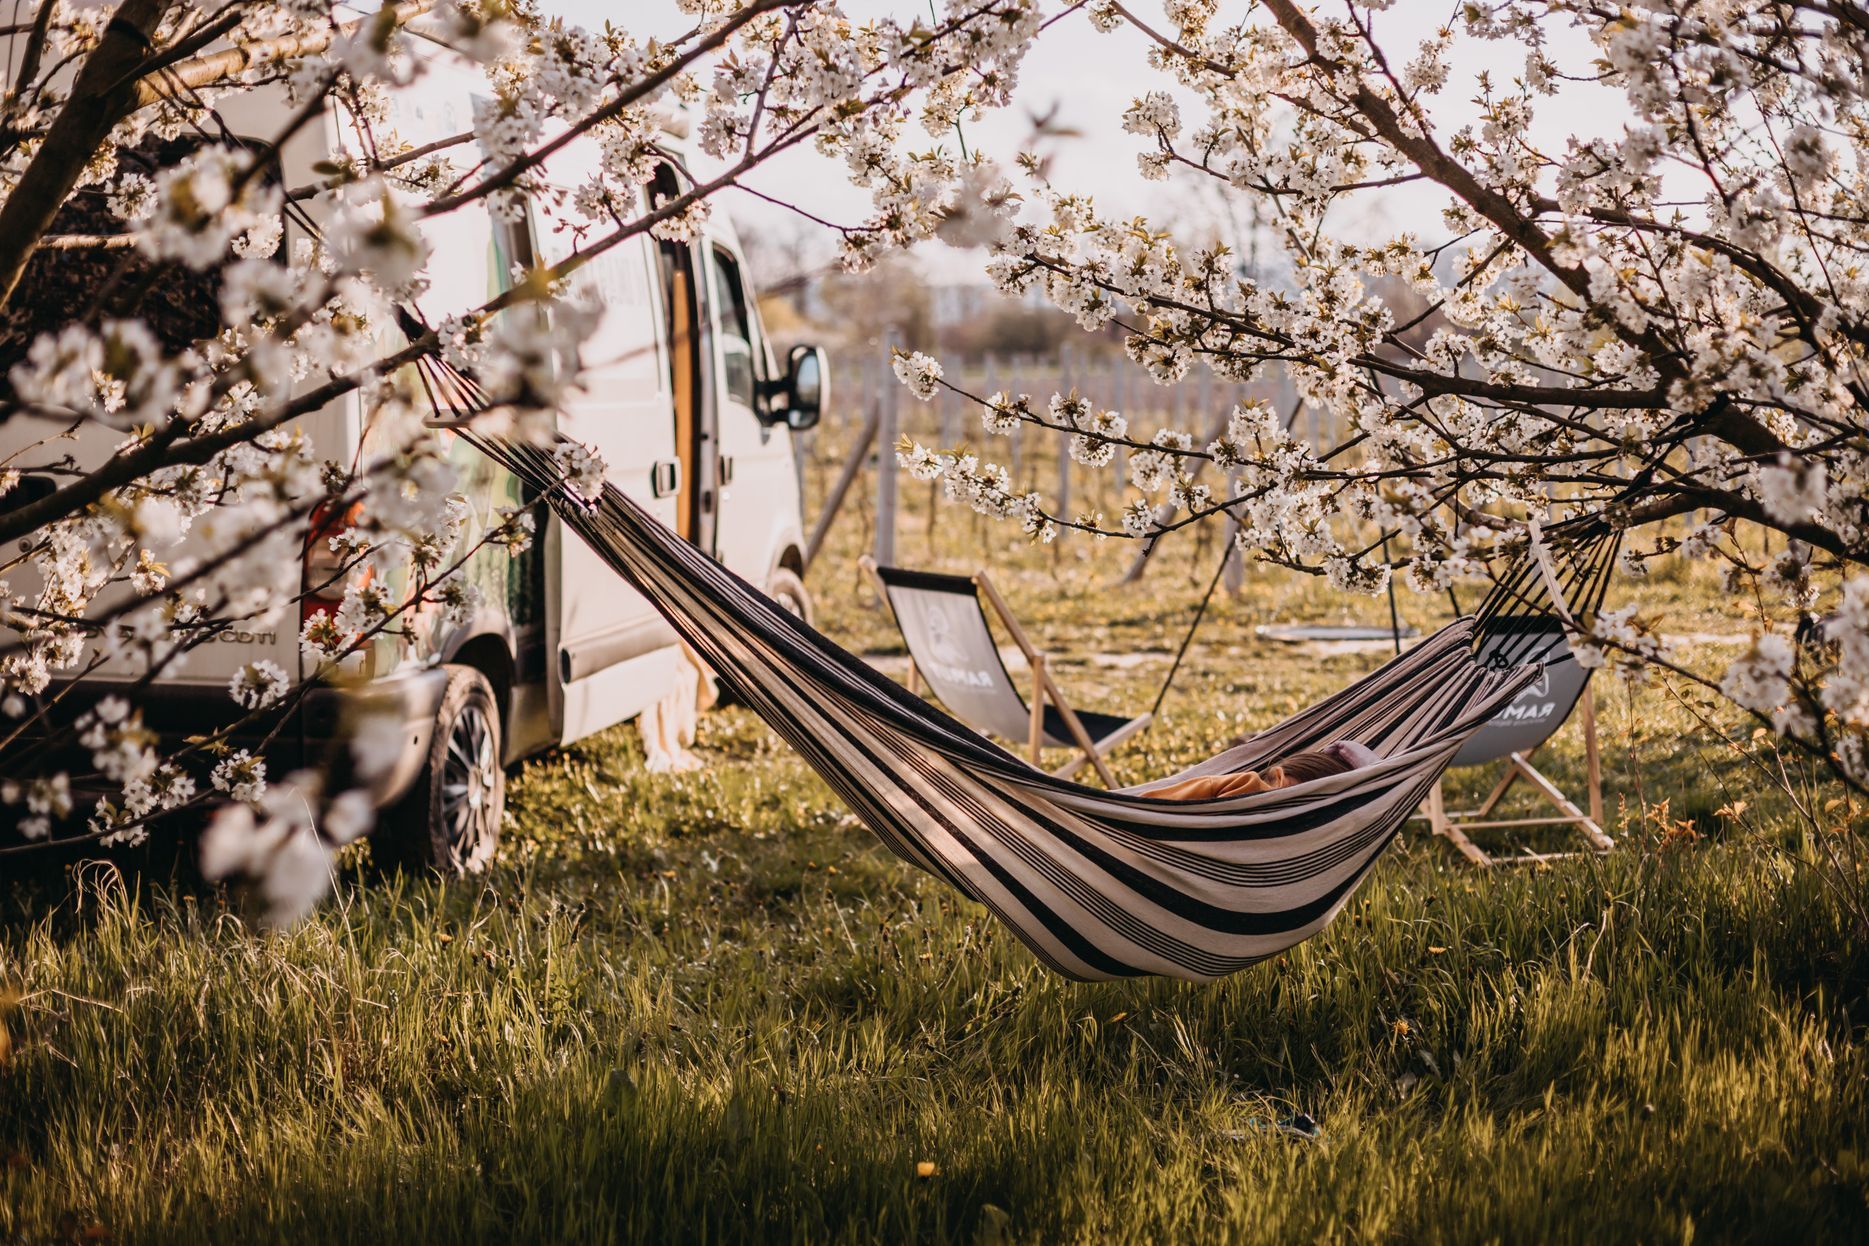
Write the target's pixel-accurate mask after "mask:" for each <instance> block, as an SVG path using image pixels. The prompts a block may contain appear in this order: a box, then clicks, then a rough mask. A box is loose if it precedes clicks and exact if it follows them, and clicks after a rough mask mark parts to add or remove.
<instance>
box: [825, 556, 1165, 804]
mask: <svg viewBox="0 0 1869 1246" xmlns="http://www.w3.org/2000/svg"><path fill="white" fill-rule="evenodd" d="M861 562H862V566H863V570H864V572H865V573H866V574H868V575H869V576H870V577H871V579H872V580H874V581H875V584H876V591H877V593H878V595H880V596H881V597H882V599H883V600H884V601H886V602H888V603H889V609H890V612H891V613H892V614H893V615H894V616H895V620H896V626H897V627H898V628H899V629H901V632H902V639H903V640H904V641H906V642H907V643H908V647H909V690H910V691H911V692H919V691H920V688H919V686H918V682H917V681H918V679H921V680H926V681H927V683H928V688H929V691H931V692H933V693H934V694H935V698H936V699H937V700H939V701H940V702H941V704H943V705H945V706H946V707H947V709H948V712H949V713H951V714H953V715H954V716H955V717H956V718H958V719H960V720H961V721H962V722H964V723H966V724H967V725H968V726H970V727H972V728H974V729H975V730H976V731H984V732H988V733H990V734H992V735H996V736H1000V737H1002V738H1003V739H1007V740H1022V741H1024V742H1025V744H1026V745H1027V747H1028V748H1030V750H1031V755H1032V762H1033V764H1034V765H1037V764H1038V763H1039V761H1040V758H1041V754H1042V750H1044V749H1046V748H1068V749H1075V750H1076V751H1077V756H1075V757H1074V758H1073V759H1072V760H1071V761H1070V762H1068V763H1067V764H1065V765H1063V766H1060V767H1059V768H1058V769H1056V770H1054V771H1052V773H1053V774H1054V775H1056V776H1058V777H1059V778H1061V779H1062V778H1068V777H1070V776H1071V775H1073V774H1075V773H1077V771H1078V770H1079V769H1081V768H1082V767H1083V765H1084V763H1085V762H1089V763H1090V764H1091V765H1092V766H1095V767H1096V770H1097V774H1098V775H1100V776H1101V777H1102V779H1103V782H1104V784H1105V785H1106V786H1109V787H1115V786H1116V779H1115V777H1114V776H1113V775H1111V773H1110V768H1109V766H1108V765H1107V764H1106V763H1105V762H1104V760H1103V759H1104V756H1105V754H1107V753H1108V752H1109V751H1110V750H1111V749H1113V748H1115V747H1116V746H1117V745H1118V744H1121V743H1122V742H1123V741H1124V740H1127V739H1128V738H1129V737H1130V736H1133V735H1135V734H1136V733H1137V732H1139V731H1141V730H1142V729H1143V728H1145V727H1147V726H1148V725H1149V722H1150V721H1151V719H1152V718H1153V717H1154V716H1153V715H1152V714H1141V715H1138V716H1137V717H1135V718H1124V717H1123V716H1121V715H1119V714H1095V713H1091V712H1090V711H1088V710H1074V709H1072V708H1071V706H1070V704H1069V702H1067V701H1066V700H1065V699H1064V694H1063V693H1062V692H1061V691H1059V689H1058V685H1057V681H1055V680H1054V679H1052V677H1051V669H1050V665H1049V663H1048V662H1047V661H1046V658H1045V654H1044V653H1043V652H1042V651H1041V650H1039V649H1038V648H1037V647H1036V646H1034V645H1033V644H1032V642H1031V640H1030V639H1029V638H1028V637H1027V636H1026V634H1025V629H1024V628H1022V627H1020V626H1019V621H1018V620H1017V619H1015V618H1014V617H1013V616H1012V611H1011V609H1010V608H1008V607H1007V605H1006V599H1005V598H1003V597H1001V596H1000V595H999V590H998V589H996V588H994V587H993V581H992V580H990V579H988V578H987V575H986V572H984V571H980V572H976V573H975V574H973V575H971V576H966V575H937V574H934V573H932V572H927V571H907V570H904V569H903V568H901V567H885V566H881V565H879V564H878V563H877V562H876V560H875V559H874V558H871V557H869V556H868V555H865V556H864V557H863V559H862V560H861ZM982 599H984V603H983V601H982ZM988 605H990V606H992V608H993V611H994V613H996V614H998V615H999V619H1000V622H1001V623H1003V624H1005V626H1006V631H1007V632H1008V633H1009V634H1010V635H1011V636H1012V640H1013V643H1014V644H1016V645H1018V646H1019V649H1020V651H1021V652H1022V653H1024V654H1025V660H1026V661H1027V662H1029V663H1030V664H1031V667H1032V699H1031V701H1030V702H1027V700H1026V699H1025V698H1024V697H1023V696H1021V695H1020V693H1019V688H1018V685H1017V684H1015V683H1014V682H1013V678H1012V674H1011V673H1010V672H1009V671H1007V669H1006V664H1005V662H1004V661H1003V660H1001V658H1000V656H999V646H998V644H997V643H995V641H994V640H993V632H992V629H991V628H989V627H988V626H987V621H986V606H988Z"/></svg>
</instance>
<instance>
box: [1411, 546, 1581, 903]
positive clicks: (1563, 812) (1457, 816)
mask: <svg viewBox="0 0 1869 1246" xmlns="http://www.w3.org/2000/svg"><path fill="white" fill-rule="evenodd" d="M1530 553H1531V556H1532V561H1533V564H1534V565H1535V566H1536V568H1537V571H1538V575H1539V577H1540V579H1542V580H1543V582H1544V586H1545V591H1546V592H1547V593H1548V594H1549V595H1550V599H1551V612H1552V614H1553V615H1554V616H1555V618H1556V619H1557V620H1558V622H1559V623H1561V624H1562V626H1563V627H1564V629H1565V632H1566V635H1567V636H1570V635H1576V634H1579V633H1581V632H1582V631H1583V628H1581V627H1580V626H1579V625H1578V623H1577V620H1576V617H1575V616H1574V615H1573V613H1572V612H1571V608H1570V602H1569V601H1567V600H1566V599H1565V593H1564V590H1563V588H1562V586H1560V585H1559V583H1558V579H1557V575H1556V573H1555V572H1554V571H1553V569H1552V566H1551V559H1550V555H1549V552H1548V550H1547V549H1546V548H1545V547H1544V545H1543V543H1542V541H1541V540H1540V534H1539V531H1538V528H1537V525H1535V524H1534V525H1533V527H1532V534H1531V549H1530ZM1577 714H1578V725H1579V726H1580V727H1581V728H1582V729H1583V753H1584V772H1585V779H1584V782H1585V785H1586V792H1585V797H1584V798H1585V800H1586V801H1587V802H1588V803H1589V806H1590V812H1588V813H1585V812H1584V811H1583V810H1582V809H1579V808H1578V807H1577V803H1576V802H1575V801H1573V800H1572V799H1571V798H1570V797H1568V796H1566V795H1565V794H1564V791H1563V789H1562V788H1560V787H1558V785H1557V784H1555V783H1553V782H1552V781H1551V779H1550V778H1549V777H1548V776H1547V775H1545V774H1544V772H1542V771H1541V770H1539V769H1538V767H1536V766H1534V765H1532V757H1533V755H1535V754H1536V753H1537V752H1538V750H1539V749H1541V748H1543V747H1544V746H1545V745H1546V744H1548V743H1549V742H1550V736H1547V737H1545V739H1543V740H1540V741H1539V742H1538V743H1537V744H1536V745H1534V746H1533V747H1532V748H1530V749H1527V750H1525V751H1524V752H1513V753H1508V754H1506V757H1505V763H1506V771H1505V773H1504V774H1503V775H1501V776H1500V777H1499V782H1497V783H1495V784H1494V785H1493V790H1492V791H1490V792H1488V793H1487V795H1486V799H1485V800H1483V801H1481V802H1480V804H1479V806H1478V807H1477V808H1475V809H1471V810H1466V811H1464V812H1450V811H1449V810H1448V808H1447V798H1446V795H1445V793H1444V792H1443V790H1442V783H1443V782H1444V777H1443V778H1441V779H1436V780H1435V781H1434V788H1433V790H1432V791H1430V792H1429V793H1428V801H1427V805H1428V811H1427V818H1428V824H1429V826H1430V827H1432V828H1433V830H1434V833H1435V834H1436V835H1440V836H1442V837H1444V838H1445V839H1447V841H1448V842H1450V843H1451V844H1453V845H1454V847H1456V848H1458V849H1459V850H1460V853H1461V855H1462V856H1464V857H1466V858H1467V860H1469V861H1471V862H1473V863H1474V864H1475V865H1481V866H1491V865H1494V864H1497V863H1498V860H1497V858H1495V857H1493V856H1492V855H1491V854H1490V853H1488V852H1486V851H1485V850H1483V849H1482V848H1481V847H1480V846H1479V845H1478V844H1476V843H1474V842H1473V841H1472V840H1471V839H1469V838H1467V834H1466V833H1467V832H1468V831H1476V830H1484V829H1494V828H1503V827H1512V826H1574V827H1576V828H1577V829H1578V830H1579V831H1581V832H1582V833H1583V836H1584V838H1585V839H1587V840H1588V841H1589V842H1590V847H1591V848H1592V849H1593V850H1595V851H1597V852H1608V851H1609V850H1610V849H1612V848H1614V847H1615V846H1616V841H1615V840H1614V839H1611V838H1610V836H1609V834H1608V833H1607V832H1606V831H1604V829H1603V760H1602V755H1601V753H1599V752H1598V750H1597V740H1596V698H1595V697H1593V696H1592V695H1591V693H1590V681H1589V679H1588V678H1587V672H1586V678H1585V680H1584V685H1583V689H1582V691H1581V692H1580V693H1579V694H1578V697H1577ZM1552 734H1553V735H1555V734H1556V732H1553V733H1552ZM1520 779H1523V780H1525V781H1526V782H1527V783H1530V784H1531V785H1532V786H1533V787H1534V788H1536V789H1537V791H1538V794H1539V795H1540V796H1541V797H1543V798H1544V799H1545V800H1546V801H1547V802H1549V803H1550V804H1551V805H1553V806H1554V807H1555V808H1556V809H1557V811H1558V812H1557V813H1555V814H1550V815H1546V816H1544V817H1533V818H1491V819H1489V818H1488V815H1489V814H1491V813H1492V811H1493V810H1494V809H1495V808H1497V807H1498V805H1499V802H1500V801H1501V800H1503V799H1504V798H1505V795H1506V793H1507V792H1508V791H1510V790H1511V789H1512V785H1513V784H1514V783H1516V782H1518V781H1519V780H1520ZM1573 855H1575V854H1573V853H1567V852H1556V853H1538V852H1527V853H1521V854H1520V855H1518V856H1516V857H1510V858H1507V860H1508V862H1509V863H1511V864H1514V865H1520V864H1527V863H1536V862H1540V861H1554V860H1557V859H1559V858H1562V857H1567V856H1573Z"/></svg>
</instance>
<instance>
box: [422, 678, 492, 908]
mask: <svg viewBox="0 0 1869 1246" xmlns="http://www.w3.org/2000/svg"><path fill="white" fill-rule="evenodd" d="M493 737H494V730H493V723H492V720H491V719H490V718H488V716H487V713H486V711H485V710H483V709H482V708H481V707H480V706H479V705H478V704H470V705H466V706H464V707H462V709H461V712H460V713H459V714H457V715H456V716H455V719H454V724H453V727H452V729H451V730H450V731H449V732H448V744H447V748H448V751H447V754H446V756H445V758H444V760H443V762H442V769H441V808H440V809H439V810H437V811H436V812H437V813H438V814H439V815H440V822H441V828H440V829H442V830H443V831H445V832H446V833H447V835H448V838H449V841H450V843H449V847H450V849H451V852H450V853H449V856H450V857H451V858H452V860H451V864H452V865H453V866H454V869H453V870H452V871H450V872H466V870H468V869H471V868H472V866H471V865H470V864H469V863H470V862H473V861H475V860H477V859H481V858H484V856H485V855H486V853H487V850H488V848H489V847H490V845H491V844H492V843H493V840H494V839H495V837H496V836H498V835H499V833H500V822H499V819H500V804H501V801H500V795H501V792H500V789H501V787H502V786H503V784H502V779H503V778H504V776H503V775H502V774H501V772H500V757H499V752H498V750H497V749H496V748H495V747H494V742H493Z"/></svg>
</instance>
